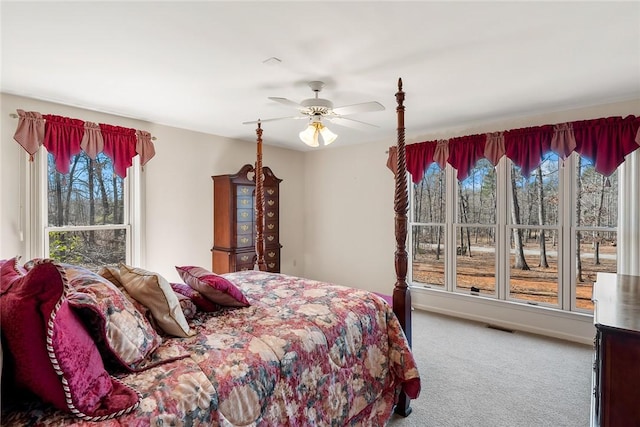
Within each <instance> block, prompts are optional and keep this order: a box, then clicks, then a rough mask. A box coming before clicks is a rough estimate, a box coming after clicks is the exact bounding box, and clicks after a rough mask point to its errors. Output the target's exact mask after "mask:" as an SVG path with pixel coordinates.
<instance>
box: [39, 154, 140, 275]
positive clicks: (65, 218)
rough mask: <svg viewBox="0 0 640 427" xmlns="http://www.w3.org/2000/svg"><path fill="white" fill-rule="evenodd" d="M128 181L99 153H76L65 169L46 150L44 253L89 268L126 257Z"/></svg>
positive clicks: (116, 261) (127, 244)
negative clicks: (56, 164)
mask: <svg viewBox="0 0 640 427" xmlns="http://www.w3.org/2000/svg"><path fill="white" fill-rule="evenodd" d="M126 185H127V180H126V179H123V178H121V177H119V176H118V175H116V174H115V172H114V169H113V162H112V161H111V159H110V158H109V157H107V156H106V155H104V154H103V153H100V154H98V155H97V156H96V158H95V159H91V158H90V157H89V156H87V154H86V153H85V152H80V154H77V155H75V156H74V157H73V158H72V160H71V166H70V169H69V173H67V174H62V173H60V172H58V171H57V170H56V167H55V159H54V157H53V155H52V154H48V159H47V187H46V212H47V222H46V225H45V227H44V236H43V237H44V251H45V256H46V257H50V258H53V259H56V260H58V261H61V262H66V263H73V264H78V265H83V266H85V267H87V268H90V269H97V268H99V267H100V266H103V265H105V264H117V263H118V262H126V261H127V259H128V251H129V247H130V235H129V234H130V227H129V225H128V215H127V209H126V208H127V206H128V191H126Z"/></svg>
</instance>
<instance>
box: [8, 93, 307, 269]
mask: <svg viewBox="0 0 640 427" xmlns="http://www.w3.org/2000/svg"><path fill="white" fill-rule="evenodd" d="M1 97H2V98H1V101H2V102H1V107H0V111H1V113H0V114H1V119H0V123H1V124H2V128H1V130H0V135H1V138H2V139H1V141H0V168H1V169H0V185H1V187H0V191H1V195H0V259H4V258H10V257H12V256H14V255H21V256H23V257H25V254H26V251H25V243H24V242H23V241H21V240H20V235H19V229H20V227H19V224H20V210H19V200H20V196H19V191H18V188H19V186H20V185H23V186H24V183H21V177H20V173H19V167H20V166H19V165H20V163H21V162H22V163H23V165H27V167H28V164H27V155H26V153H25V151H24V150H23V149H22V147H20V146H19V145H18V143H16V142H15V141H14V140H13V134H14V132H15V129H16V126H17V123H18V121H17V120H16V119H13V118H11V117H9V114H11V113H15V112H16V109H18V108H20V109H23V110H25V111H39V112H41V113H43V114H57V115H62V116H67V117H73V118H78V119H81V120H86V121H93V122H97V123H98V122H102V123H109V124H112V125H118V126H125V127H131V128H135V129H141V130H147V131H149V132H151V134H152V135H153V136H155V137H156V138H157V139H156V141H154V144H155V148H156V156H155V157H154V158H153V159H152V160H151V161H149V163H147V165H146V166H145V168H144V172H143V174H142V175H143V178H142V179H143V181H144V184H145V187H146V197H145V199H144V201H143V202H144V205H145V209H146V223H145V231H146V240H145V246H146V254H145V256H144V257H143V264H144V265H141V266H142V267H145V268H147V269H150V270H153V271H157V272H159V273H160V274H162V275H163V276H165V277H166V278H167V279H168V280H179V277H178V276H177V273H176V272H175V269H174V266H175V265H180V264H182V265H184V264H191V265H201V266H203V267H206V268H211V247H212V246H213V218H212V213H213V181H212V179H211V176H212V175H220V174H227V173H235V172H237V171H238V170H239V169H240V167H242V165H244V164H247V163H254V162H255V151H256V147H255V143H248V142H243V141H238V140H232V139H227V138H222V137H218V136H214V135H207V134H203V133H198V132H191V131H187V130H184V129H177V128H171V127H168V126H161V125H156V124H152V123H148V122H144V121H139V120H132V119H127V118H123V117H119V116H113V115H108V114H102V113H97V112H94V111H88V110H84V109H79V108H74V107H67V106H62V105H58V104H53V103H48V102H43V101H38V100H34V99H29V98H23V97H17V96H13V95H7V94H2V95H1ZM267 137H268V135H266V132H265V135H263V138H264V139H265V140H266V138H267ZM263 159H264V165H266V166H269V167H270V168H271V169H272V170H273V171H274V173H275V174H276V176H278V178H281V179H282V180H283V181H282V183H281V193H280V212H281V217H280V223H281V225H282V227H281V243H282V245H283V248H282V271H283V272H286V273H290V274H294V275H303V265H302V264H303V263H302V262H300V261H299V260H297V259H296V257H297V256H298V254H300V253H302V252H303V238H302V234H303V233H302V230H303V221H304V217H303V215H302V212H303V207H302V204H301V203H300V201H301V200H302V197H303V193H304V191H303V179H302V177H303V166H304V155H303V153H302V152H298V151H293V150H286V149H282V148H276V147H270V146H265V147H264V152H263ZM24 261H26V260H24ZM294 261H295V264H296V266H294Z"/></svg>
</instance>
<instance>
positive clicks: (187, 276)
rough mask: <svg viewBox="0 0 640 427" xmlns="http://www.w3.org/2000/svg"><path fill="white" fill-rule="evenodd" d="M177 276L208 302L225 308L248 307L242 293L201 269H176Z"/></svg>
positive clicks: (223, 280)
mask: <svg viewBox="0 0 640 427" xmlns="http://www.w3.org/2000/svg"><path fill="white" fill-rule="evenodd" d="M176 270H178V274H179V275H180V277H181V278H182V280H183V281H184V283H186V284H187V285H189V286H191V287H192V288H193V289H195V290H196V291H198V292H200V293H201V294H202V295H203V296H204V297H205V298H207V299H208V300H209V301H213V302H215V303H216V304H220V305H224V306H227V307H248V306H249V305H251V304H249V301H248V300H247V298H246V297H245V296H244V294H243V293H242V291H241V290H240V289H238V288H237V287H236V285H234V284H233V283H231V282H230V281H229V280H227V279H225V278H224V277H222V276H218V275H217V274H215V273H212V272H210V271H208V270H206V269H204V268H202V267H194V266H184V267H178V266H176Z"/></svg>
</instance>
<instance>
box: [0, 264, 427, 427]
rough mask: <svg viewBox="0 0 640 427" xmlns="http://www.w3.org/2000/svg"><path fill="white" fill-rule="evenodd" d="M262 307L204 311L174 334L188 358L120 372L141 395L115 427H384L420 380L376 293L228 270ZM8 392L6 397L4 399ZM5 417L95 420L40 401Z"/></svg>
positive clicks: (12, 420)
mask: <svg viewBox="0 0 640 427" xmlns="http://www.w3.org/2000/svg"><path fill="white" fill-rule="evenodd" d="M225 277H226V278H227V279H229V280H230V281H231V282H233V283H234V284H236V285H237V286H238V287H239V288H240V289H241V290H242V291H243V293H244V295H245V296H246V298H247V299H248V300H249V302H250V303H251V306H249V307H244V308H227V309H223V310H221V311H217V312H214V313H204V312H200V313H198V314H197V315H196V316H195V317H194V318H193V319H191V320H190V322H189V323H190V326H191V327H192V328H193V329H194V330H195V331H196V332H197V333H196V334H195V335H193V336H191V337H187V338H171V339H170V340H166V341H165V343H163V346H169V347H174V351H175V352H176V353H183V354H185V355H186V354H188V356H187V357H185V358H182V359H179V360H172V361H170V362H167V363H164V364H161V365H159V366H154V367H152V368H150V369H147V370H144V371H142V372H135V373H116V372H114V373H112V374H113V375H114V376H115V377H117V378H118V379H120V380H121V381H122V382H124V383H126V384H127V385H129V386H131V387H133V388H134V389H136V390H137V391H138V392H139V393H140V394H141V396H142V399H141V402H140V406H139V407H138V408H137V410H135V411H134V412H133V413H131V414H128V415H124V416H122V417H120V418H116V419H114V420H109V421H106V422H104V423H102V424H101V425H105V426H119V425H122V426H161V425H162V426H168V425H171V426H197V425H202V426H205V425H206V426H348V425H352V426H382V425H385V424H386V422H387V421H388V419H389V417H390V415H391V412H392V410H393V406H394V403H395V401H396V398H397V396H398V393H399V392H400V390H404V391H405V392H406V393H407V395H408V396H409V397H411V398H415V397H417V395H418V394H419V392H420V376H419V373H418V369H417V366H416V364H415V361H414V358H413V355H412V354H411V351H410V349H409V347H408V344H407V340H406V338H405V336H404V333H403V332H402V329H401V327H400V324H399V322H398V320H397V318H396V317H395V315H394V314H393V311H392V309H391V307H390V306H389V305H388V304H387V303H386V302H385V301H384V300H383V299H382V298H380V297H378V296H377V295H375V294H373V293H370V292H366V291H362V290H358V289H353V288H348V287H343V286H337V285H333V284H329V283H323V282H318V281H313V280H308V279H302V278H297V277H292V276H287V275H282V274H274V273H265V272H259V271H244V272H238V273H230V274H226V275H225ZM4 397H5V396H4V395H3V400H5V399H4ZM2 425H3V426H5V425H6V426H9V425H81V426H84V425H95V423H90V422H85V421H81V420H79V419H77V418H74V417H73V416H72V415H70V414H66V413H62V412H59V411H56V410H55V409H53V408H50V407H43V405H42V404H40V403H37V402H33V401H24V402H23V403H21V404H17V405H15V406H10V407H6V406H5V405H4V402H3V412H2Z"/></svg>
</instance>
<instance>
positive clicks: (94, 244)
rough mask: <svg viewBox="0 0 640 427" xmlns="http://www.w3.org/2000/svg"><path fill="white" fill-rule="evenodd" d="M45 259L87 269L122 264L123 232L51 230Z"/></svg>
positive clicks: (123, 230)
mask: <svg viewBox="0 0 640 427" xmlns="http://www.w3.org/2000/svg"><path fill="white" fill-rule="evenodd" d="M49 257H50V258H53V259H55V260H57V261H60V262H66V263H69V264H76V265H81V266H84V267H86V268H89V269H90V270H98V269H99V268H100V267H102V266H104V265H106V264H118V263H119V262H126V229H124V228H123V229H116V230H89V231H51V232H49Z"/></svg>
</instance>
